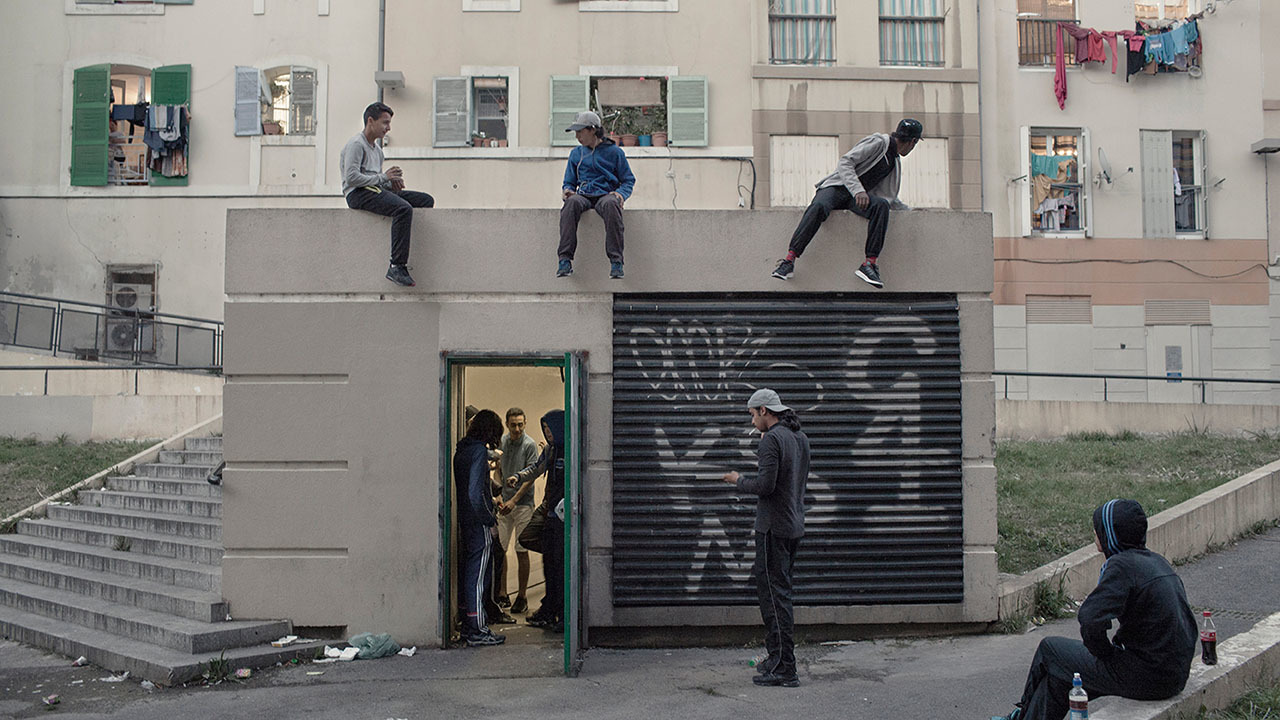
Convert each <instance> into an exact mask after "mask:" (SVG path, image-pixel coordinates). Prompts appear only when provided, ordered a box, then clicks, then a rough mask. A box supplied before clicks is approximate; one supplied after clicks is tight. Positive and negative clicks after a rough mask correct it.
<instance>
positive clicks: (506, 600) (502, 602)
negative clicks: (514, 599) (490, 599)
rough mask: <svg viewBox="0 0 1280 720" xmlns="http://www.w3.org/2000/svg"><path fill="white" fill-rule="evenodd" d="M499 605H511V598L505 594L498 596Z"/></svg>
mask: <svg viewBox="0 0 1280 720" xmlns="http://www.w3.org/2000/svg"><path fill="white" fill-rule="evenodd" d="M498 607H511V598H509V597H507V596H506V595H503V596H501V597H499V598H498Z"/></svg>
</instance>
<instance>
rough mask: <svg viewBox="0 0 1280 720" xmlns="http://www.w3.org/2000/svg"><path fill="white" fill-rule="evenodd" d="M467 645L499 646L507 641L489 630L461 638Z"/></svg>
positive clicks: (503, 636)
mask: <svg viewBox="0 0 1280 720" xmlns="http://www.w3.org/2000/svg"><path fill="white" fill-rule="evenodd" d="M462 639H463V640H464V641H465V642H466V643H467V645H469V646H471V647H475V646H477V645H501V644H502V643H504V642H506V641H507V636H506V635H499V634H497V633H495V632H493V631H491V630H484V631H481V632H479V633H477V634H475V635H468V636H464V637H463V638H462Z"/></svg>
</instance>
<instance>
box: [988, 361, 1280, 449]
mask: <svg viewBox="0 0 1280 720" xmlns="http://www.w3.org/2000/svg"><path fill="white" fill-rule="evenodd" d="M1019 379H1021V378H1019ZM1004 381H1005V378H1003V377H1000V376H999V375H996V376H995V383H996V394H997V395H998V394H1000V393H1001V392H1002V389H1003V387H1004ZM1257 387H1264V386H1261V385H1260V386H1257ZM1277 428H1280V406H1277V405H1206V404H1202V403H1145V402H1079V401H1068V400H1004V399H1001V398H996V438H998V439H1000V440H1033V439H1043V438H1055V437H1063V436H1065V435H1069V434H1071V433H1078V432H1105V433H1120V432H1124V431H1126V430H1128V431H1131V432H1137V433H1175V432H1186V431H1188V430H1203V431H1206V432H1212V433H1232V434H1243V433H1245V432H1273V431H1275V430H1276V429H1277Z"/></svg>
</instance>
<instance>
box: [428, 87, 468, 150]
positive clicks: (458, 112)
mask: <svg viewBox="0 0 1280 720" xmlns="http://www.w3.org/2000/svg"><path fill="white" fill-rule="evenodd" d="M433 101H434V103H435V118H436V121H435V129H434V132H433V134H432V136H431V145H432V146H433V147H465V146H467V145H470V144H471V78H468V77H437V78H435V81H434V93H433Z"/></svg>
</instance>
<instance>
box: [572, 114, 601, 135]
mask: <svg viewBox="0 0 1280 720" xmlns="http://www.w3.org/2000/svg"><path fill="white" fill-rule="evenodd" d="M589 127H604V123H602V122H600V116H599V115H597V114H595V113H593V112H591V111H590V110H588V111H586V112H580V113H578V116H577V117H575V118H574V119H573V124H572V125H570V126H569V127H567V128H565V129H564V131H565V132H575V131H578V130H581V129H583V128H589Z"/></svg>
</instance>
